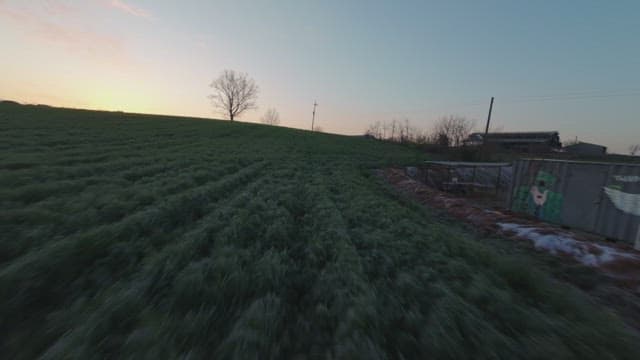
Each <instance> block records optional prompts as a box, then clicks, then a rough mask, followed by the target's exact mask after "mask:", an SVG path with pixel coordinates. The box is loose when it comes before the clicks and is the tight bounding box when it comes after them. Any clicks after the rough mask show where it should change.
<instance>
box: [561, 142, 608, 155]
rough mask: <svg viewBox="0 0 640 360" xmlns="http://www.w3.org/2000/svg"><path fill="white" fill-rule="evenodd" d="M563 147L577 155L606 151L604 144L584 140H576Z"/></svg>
mask: <svg viewBox="0 0 640 360" xmlns="http://www.w3.org/2000/svg"><path fill="white" fill-rule="evenodd" d="M563 149H564V150H565V151H566V152H568V153H570V154H577V155H604V154H606V153H607V147H606V146H602V145H598V144H590V143H586V142H578V143H576V144H573V145H568V146H565V147H564V148H563Z"/></svg>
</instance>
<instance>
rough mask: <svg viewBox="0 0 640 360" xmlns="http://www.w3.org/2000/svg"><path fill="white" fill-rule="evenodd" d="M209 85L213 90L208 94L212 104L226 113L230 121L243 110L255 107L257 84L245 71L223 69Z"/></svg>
mask: <svg viewBox="0 0 640 360" xmlns="http://www.w3.org/2000/svg"><path fill="white" fill-rule="evenodd" d="M209 86H211V87H212V88H213V90H214V92H213V94H211V95H209V98H210V99H211V102H212V103H213V106H214V107H215V108H216V109H218V110H220V111H222V112H224V113H225V114H228V115H229V120H231V121H233V120H234V119H235V118H236V117H237V116H240V115H241V114H242V113H243V112H244V111H246V110H249V109H255V108H256V99H257V98H258V86H257V85H256V83H255V81H253V79H251V78H249V76H248V75H247V74H245V73H236V72H235V71H233V70H225V71H223V72H222V74H220V76H219V77H218V78H217V79H215V80H213V82H211V85H209Z"/></svg>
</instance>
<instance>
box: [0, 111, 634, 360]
mask: <svg viewBox="0 0 640 360" xmlns="http://www.w3.org/2000/svg"><path fill="white" fill-rule="evenodd" d="M420 159H421V155H420V154H419V153H416V152H413V151H412V150H409V149H406V148H403V147H400V146H398V145H393V144H385V143H379V142H376V141H371V140H367V139H363V138H354V137H344V136H337V135H328V134H319V133H310V132H305V131H299V130H292V129H285V128H276V127H268V126H262V125H252V124H242V123H229V122H222V121H208V120H201V119H187V118H171V117H159V116H143V115H132V114H124V113H107V112H92V111H79V110H66V109H55V108H47V107H36V106H28V107H27V106H14V105H2V104H0V184H1V187H0V202H1V209H0V211H1V212H0V226H1V231H0V236H1V239H0V354H3V355H2V357H3V358H11V359H27V358H34V357H38V356H42V357H43V358H50V359H58V358H82V359H86V358H110V357H113V358H123V357H131V358H180V357H184V358H190V359H199V358H220V359H225V358H252V359H269V358H271V359H287V358H301V359H304V358H345V359H385V358H389V359H415V358H440V359H467V358H468V359H495V358H507V359H515V358H529V359H560V358H562V359H569V358H576V359H587V358H590V359H614V358H621V359H624V358H626V359H638V358H640V350H639V346H640V342H639V341H638V339H637V338H636V337H634V335H632V334H631V332H630V331H629V330H628V329H626V328H625V327H624V325H623V323H622V321H621V320H620V319H619V318H617V317H616V316H615V315H614V314H612V313H611V312H609V311H607V310H606V309H603V308H601V307H598V306H596V305H594V303H593V302H592V300H591V299H589V298H588V297H587V296H586V295H584V294H583V293H581V292H580V291H578V290H576V289H574V288H571V287H569V286H568V285H564V284H562V283H559V282H558V281H556V280H553V279H552V278H551V277H550V276H549V274H548V273H547V272H545V271H544V270H536V269H535V267H534V266H532V265H531V264H530V263H528V262H526V261H524V260H523V258H520V257H517V256H512V255H505V254H504V253H502V254H500V253H498V252H496V251H495V250H493V249H492V248H491V247H489V246H487V245H486V242H481V241H477V239H476V236H477V235H475V234H473V233H471V232H469V230H465V229H464V228H463V227H458V226H457V225H455V224H454V225H452V223H451V222H450V221H441V220H439V219H438V218H437V217H435V216H432V212H430V211H429V210H428V209H423V208H421V207H420V206H418V205H416V204H413V203H411V202H409V201H408V200H405V199H403V198H401V197H399V196H398V195H397V194H395V193H394V192H392V191H391V189H390V188H388V187H387V186H386V185H385V184H384V183H383V182H382V181H381V180H380V178H379V177H377V176H376V175H375V173H374V171H373V169H376V168H380V167H383V166H386V165H390V164H396V165H398V164H411V163H416V162H417V161H418V160H420Z"/></svg>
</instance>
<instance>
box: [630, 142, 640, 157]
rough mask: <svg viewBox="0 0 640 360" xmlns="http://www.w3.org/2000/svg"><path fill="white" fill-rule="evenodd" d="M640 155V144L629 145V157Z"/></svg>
mask: <svg viewBox="0 0 640 360" xmlns="http://www.w3.org/2000/svg"><path fill="white" fill-rule="evenodd" d="M636 154H640V144H635V145H629V155H631V156H636Z"/></svg>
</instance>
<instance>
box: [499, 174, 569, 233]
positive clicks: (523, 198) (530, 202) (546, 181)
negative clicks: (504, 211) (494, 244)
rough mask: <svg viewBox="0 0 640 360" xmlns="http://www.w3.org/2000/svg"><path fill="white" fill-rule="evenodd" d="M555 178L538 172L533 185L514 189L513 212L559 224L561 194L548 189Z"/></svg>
mask: <svg viewBox="0 0 640 360" xmlns="http://www.w3.org/2000/svg"><path fill="white" fill-rule="evenodd" d="M555 182H556V177H555V176H553V175H552V174H550V173H548V172H546V171H538V173H537V174H536V177H535V179H534V181H533V184H531V185H530V186H520V187H517V188H516V189H514V193H513V205H512V206H511V209H512V210H514V211H519V212H524V213H527V214H531V215H533V216H535V217H537V218H538V219H540V220H544V221H549V222H560V220H561V215H562V203H563V198H562V194H560V193H557V192H554V191H551V190H550V189H551V188H552V187H553V185H554V184H555Z"/></svg>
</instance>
